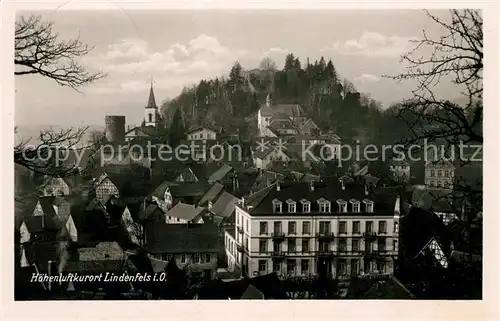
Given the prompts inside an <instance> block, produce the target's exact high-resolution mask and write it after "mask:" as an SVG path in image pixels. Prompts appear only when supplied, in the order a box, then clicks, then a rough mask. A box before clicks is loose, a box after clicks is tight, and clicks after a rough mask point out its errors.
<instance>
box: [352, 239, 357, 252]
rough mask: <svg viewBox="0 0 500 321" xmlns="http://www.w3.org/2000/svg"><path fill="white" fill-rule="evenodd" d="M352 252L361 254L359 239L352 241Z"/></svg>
mask: <svg viewBox="0 0 500 321" xmlns="http://www.w3.org/2000/svg"><path fill="white" fill-rule="evenodd" d="M352 251H353V252H359V240H358V239H353V240H352Z"/></svg>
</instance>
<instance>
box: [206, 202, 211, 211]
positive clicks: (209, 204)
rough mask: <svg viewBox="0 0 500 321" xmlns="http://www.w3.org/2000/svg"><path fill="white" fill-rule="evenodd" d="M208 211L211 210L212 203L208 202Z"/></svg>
mask: <svg viewBox="0 0 500 321" xmlns="http://www.w3.org/2000/svg"><path fill="white" fill-rule="evenodd" d="M207 207H208V209H209V210H211V209H212V201H208V206H207Z"/></svg>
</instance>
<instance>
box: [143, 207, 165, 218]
mask: <svg viewBox="0 0 500 321" xmlns="http://www.w3.org/2000/svg"><path fill="white" fill-rule="evenodd" d="M156 211H160V212H162V213H163V211H162V210H161V208H160V207H159V206H158V205H156V204H150V205H148V206H146V208H145V209H144V210H141V211H140V212H139V219H140V220H141V221H142V220H148V219H149V218H150V217H151V215H152V214H153V213H154V212H156Z"/></svg>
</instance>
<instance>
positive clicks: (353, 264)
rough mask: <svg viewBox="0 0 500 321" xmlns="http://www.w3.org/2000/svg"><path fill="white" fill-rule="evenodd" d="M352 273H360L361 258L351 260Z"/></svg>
mask: <svg viewBox="0 0 500 321" xmlns="http://www.w3.org/2000/svg"><path fill="white" fill-rule="evenodd" d="M351 274H352V275H358V274H359V260H356V259H353V260H351Z"/></svg>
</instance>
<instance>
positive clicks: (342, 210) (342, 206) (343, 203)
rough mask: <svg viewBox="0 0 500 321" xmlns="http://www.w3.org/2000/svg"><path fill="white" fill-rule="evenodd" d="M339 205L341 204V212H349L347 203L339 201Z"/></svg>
mask: <svg viewBox="0 0 500 321" xmlns="http://www.w3.org/2000/svg"><path fill="white" fill-rule="evenodd" d="M337 204H339V212H340V213H346V212H347V202H346V201H344V200H338V201H337Z"/></svg>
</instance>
